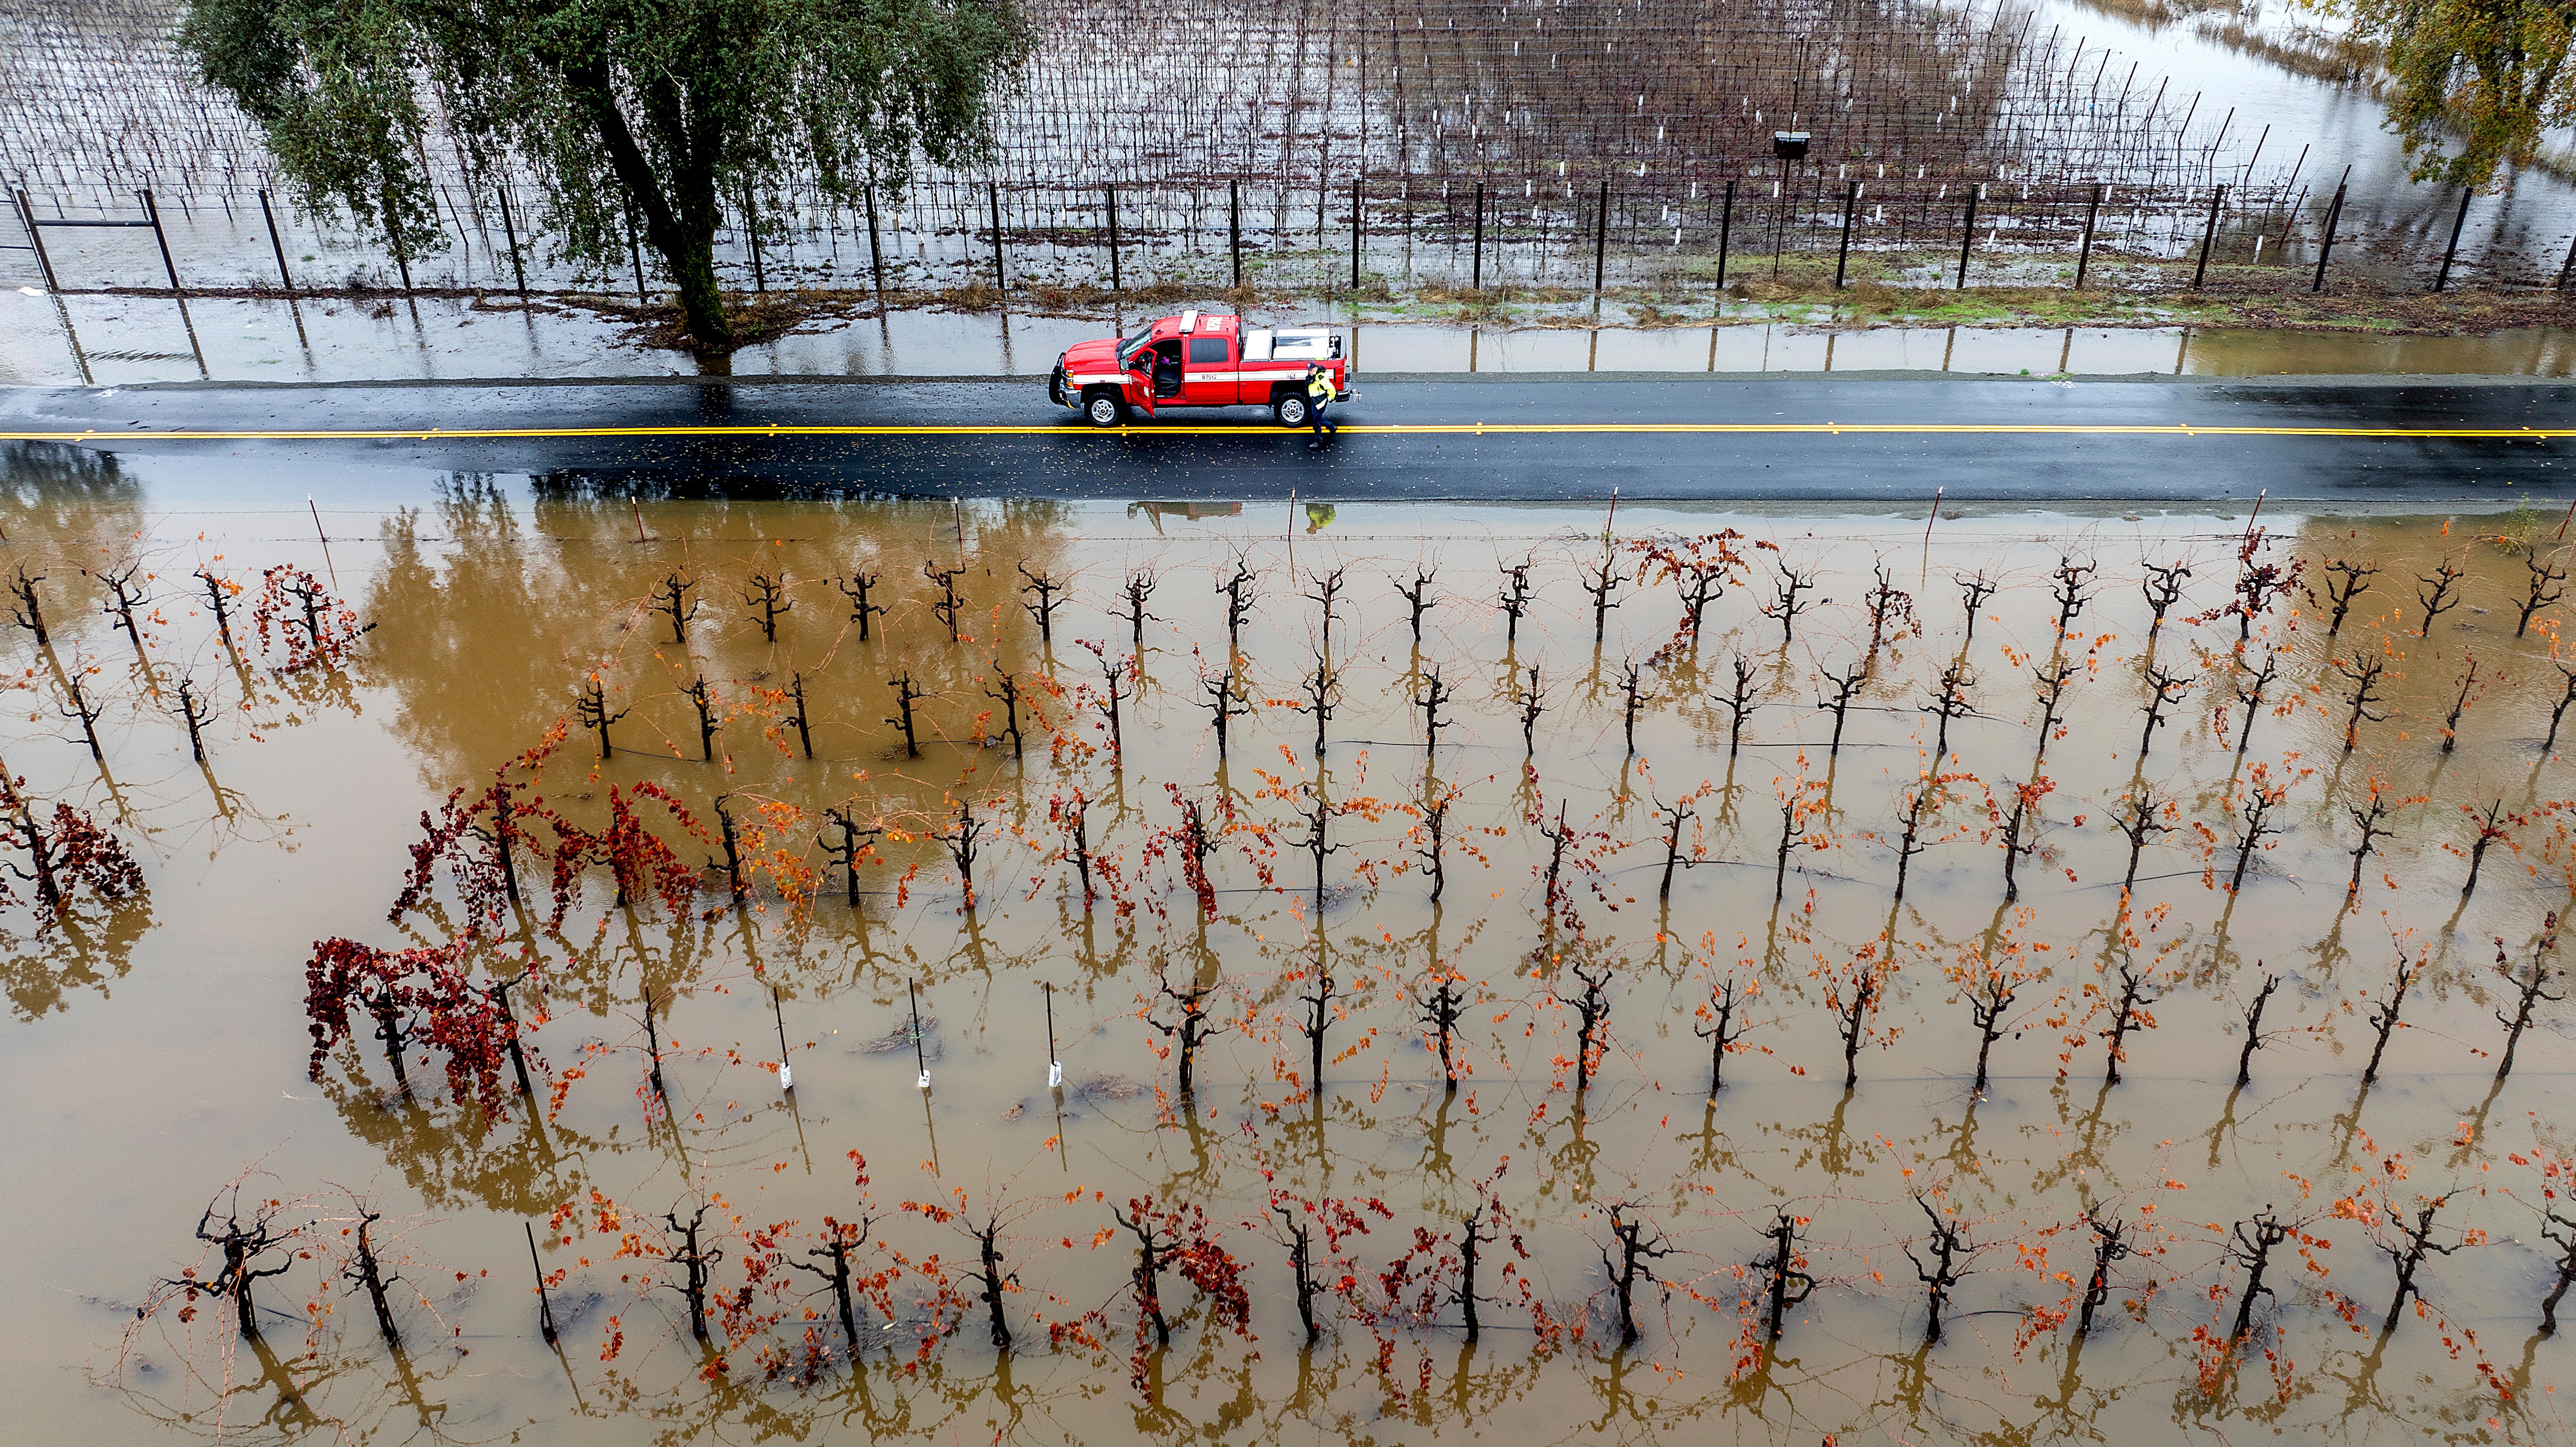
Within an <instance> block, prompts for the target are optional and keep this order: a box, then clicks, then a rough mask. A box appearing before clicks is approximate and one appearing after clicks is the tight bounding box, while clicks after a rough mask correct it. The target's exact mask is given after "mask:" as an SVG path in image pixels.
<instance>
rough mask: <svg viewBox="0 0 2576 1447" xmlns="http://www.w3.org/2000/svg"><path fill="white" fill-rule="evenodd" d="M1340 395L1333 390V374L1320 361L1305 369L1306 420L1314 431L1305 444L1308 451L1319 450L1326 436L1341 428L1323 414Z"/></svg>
mask: <svg viewBox="0 0 2576 1447" xmlns="http://www.w3.org/2000/svg"><path fill="white" fill-rule="evenodd" d="M1340 395H1341V394H1340V393H1339V392H1336V391H1334V390H1333V374H1332V373H1330V372H1327V371H1325V370H1324V367H1323V364H1322V363H1320V362H1319V363H1317V364H1315V365H1314V366H1311V367H1308V368H1307V369H1306V421H1307V424H1308V425H1309V426H1311V427H1312V428H1313V429H1314V432H1315V438H1314V440H1313V441H1312V442H1309V443H1307V444H1306V450H1307V451H1308V452H1314V451H1317V450H1320V449H1321V448H1322V447H1323V445H1324V439H1325V438H1326V437H1327V436H1329V435H1331V434H1333V433H1337V432H1339V431H1341V430H1342V429H1341V427H1340V426H1339V425H1338V424H1336V423H1335V422H1334V421H1333V420H1332V419H1331V418H1329V417H1327V416H1325V415H1324V409H1325V408H1326V407H1328V406H1330V405H1332V402H1333V399H1334V398H1336V397H1339V396H1340Z"/></svg>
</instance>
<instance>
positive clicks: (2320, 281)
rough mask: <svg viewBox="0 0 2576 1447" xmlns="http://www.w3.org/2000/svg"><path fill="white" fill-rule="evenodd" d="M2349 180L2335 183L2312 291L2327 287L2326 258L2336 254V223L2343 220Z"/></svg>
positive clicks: (2318, 251)
mask: <svg viewBox="0 0 2576 1447" xmlns="http://www.w3.org/2000/svg"><path fill="white" fill-rule="evenodd" d="M2349 184H2351V183H2350V182H2349V181H2348V180H2347V181H2337V182H2336V183H2335V193H2334V203H2333V204H2332V205H2330V206H2328V207H2327V208H2326V239H2325V244H2324V245H2322V246H2319V247H2318V248H2317V279H2316V280H2315V281H2313V282H2311V283H2309V285H2308V290H2310V291H2312V292H2317V291H2323V290H2325V289H2326V259H2327V258H2328V257H2331V256H2333V255H2334V239H2335V223H2337V222H2339V221H2341V220H2343V188H2344V187H2345V186H2347V185H2349Z"/></svg>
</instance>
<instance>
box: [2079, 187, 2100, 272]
mask: <svg viewBox="0 0 2576 1447" xmlns="http://www.w3.org/2000/svg"><path fill="white" fill-rule="evenodd" d="M2103 190H2104V187H2103V185H2102V183H2101V182H2099V181H2096V182H2094V183H2093V199H2092V201H2090V202H2089V203H2087V204H2086V206H2085V207H2084V240H2083V242H2082V243H2081V244H2079V245H2078V246H2077V247H2076V248H2075V289H2076V290H2077V291H2082V290H2083V289H2084V269H2085V267H2087V266H2089V265H2091V264H2092V261H2093V223H2094V221H2095V219H2096V218H2098V217H2100V216H2101V214H2102V192H2103Z"/></svg>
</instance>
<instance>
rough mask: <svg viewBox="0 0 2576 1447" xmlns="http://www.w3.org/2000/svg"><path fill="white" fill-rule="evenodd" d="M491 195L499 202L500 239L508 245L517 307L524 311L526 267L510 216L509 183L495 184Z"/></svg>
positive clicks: (515, 225)
mask: <svg viewBox="0 0 2576 1447" xmlns="http://www.w3.org/2000/svg"><path fill="white" fill-rule="evenodd" d="M492 194H493V195H494V196H497V197H499V198H500V201H501V239H502V240H503V241H506V242H508V243H509V244H510V275H511V277H512V278H514V279H515V280H516V281H517V282H518V284H519V306H520V308H521V309H522V310H525V309H526V307H527V305H528V267H527V263H526V262H524V261H522V260H520V259H519V223H518V222H517V221H516V220H515V219H513V218H512V217H511V215H510V183H509V182H508V181H501V182H498V183H496V184H495V185H494V186H493V187H492Z"/></svg>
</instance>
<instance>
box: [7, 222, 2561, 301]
mask: <svg viewBox="0 0 2576 1447" xmlns="http://www.w3.org/2000/svg"><path fill="white" fill-rule="evenodd" d="M38 254H39V255H41V254H42V253H41V252H39V253H38ZM2570 272H2576V236H2570V237H2568V238H2567V259H2566V260H2565V261H2562V262H2560V263H2559V264H2558V286H2557V290H2559V291H2562V292H2563V291H2565V290H2566V289H2567V276H2568V273H2570ZM50 274H51V273H48V275H50Z"/></svg>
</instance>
